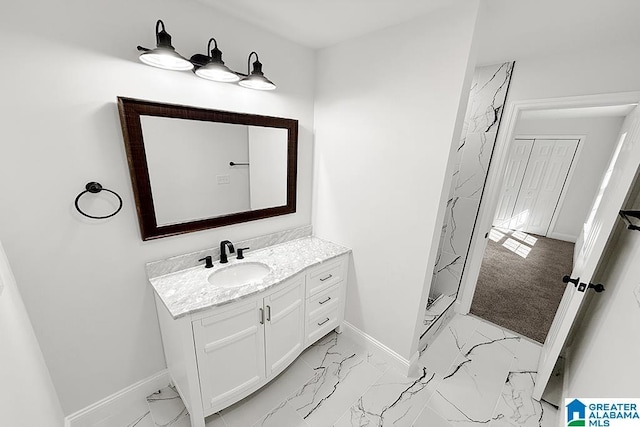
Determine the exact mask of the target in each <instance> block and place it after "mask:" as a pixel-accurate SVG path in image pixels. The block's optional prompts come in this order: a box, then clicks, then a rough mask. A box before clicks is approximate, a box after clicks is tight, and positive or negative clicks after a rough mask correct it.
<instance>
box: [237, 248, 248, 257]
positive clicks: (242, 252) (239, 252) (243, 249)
mask: <svg viewBox="0 0 640 427" xmlns="http://www.w3.org/2000/svg"><path fill="white" fill-rule="evenodd" d="M247 249H251V248H238V256H237V257H236V259H244V251H246V250H247Z"/></svg>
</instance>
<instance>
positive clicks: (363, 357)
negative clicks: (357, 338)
mask: <svg viewBox="0 0 640 427" xmlns="http://www.w3.org/2000/svg"><path fill="white" fill-rule="evenodd" d="M355 347H356V348H355V350H357V351H356V352H355V356H356V357H357V358H358V359H360V361H359V363H363V364H366V365H368V366H370V367H371V368H372V369H374V370H375V371H376V372H377V373H378V375H377V377H376V379H375V381H377V380H378V379H380V378H381V377H382V376H383V375H384V374H385V373H386V371H387V370H389V369H390V366H388V365H387V366H386V367H384V368H381V367H380V366H378V365H376V364H374V363H369V362H368V357H367V356H368V352H367V351H366V350H365V349H363V348H362V347H360V346H357V345H356V346H355ZM298 361H300V362H302V363H303V364H304V365H306V366H307V367H309V368H310V369H311V370H316V369H318V366H315V365H314V364H312V363H310V362H309V361H308V360H305V358H299V359H298ZM314 376H315V374H312V375H311V376H310V377H309V378H306V380H305V381H303V382H302V384H304V383H308V382H309V381H311V380H312V379H313V377H314ZM375 381H374V382H373V383H372V384H371V385H369V386H368V387H367V388H366V389H365V391H364V392H363V393H362V395H364V393H366V391H368V390H369V388H371V386H372V385H373V384H375ZM360 397H361V396H357V397H356V398H354V400H353V401H352V402H349V407H348V408H347V409H346V410H345V412H347V411H349V408H351V406H352V405H354V404H355V403H356V402H357V401H358V399H359V398H360ZM289 399H290V397H287V398H286V399H285V400H284V401H283V402H280V403H279V404H278V405H276V406H274V407H273V408H270V409H269V411H267V412H266V413H264V414H261V415H260V417H259V419H258V421H256V423H254V425H255V426H258V425H259V424H257V423H259V422H260V421H262V420H263V419H264V418H265V417H266V416H267V415H268V414H270V413H273V412H274V411H276V410H277V409H278V408H281V407H282V405H283V403H286V405H287V406H289V407H291V408H292V409H294V410H295V409H296V408H294V407H293V406H292V405H291V404H290V403H289ZM342 415H344V412H343V413H341V414H340V416H342ZM220 417H221V419H222V421H223V422H224V423H225V425H227V423H226V422H225V419H224V418H225V417H224V414H223V413H221V414H220ZM300 419H301V420H303V421H305V425H308V423H307V422H306V420H304V418H302V417H300ZM283 427H284V426H283Z"/></svg>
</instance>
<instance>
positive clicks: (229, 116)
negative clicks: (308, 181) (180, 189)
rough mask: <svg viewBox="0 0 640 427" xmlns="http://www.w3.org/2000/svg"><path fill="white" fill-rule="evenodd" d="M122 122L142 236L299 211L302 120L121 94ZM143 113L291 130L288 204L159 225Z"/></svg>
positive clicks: (187, 230)
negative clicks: (299, 151)
mask: <svg viewBox="0 0 640 427" xmlns="http://www.w3.org/2000/svg"><path fill="white" fill-rule="evenodd" d="M118 110H119V111H120V123H121V125H122V133H123V136H124V144H125V147H126V150H127V161H128V163H129V172H130V174H131V184H132V186H133V194H134V197H135V201H136V209H137V211H138V222H139V223H140V232H141V234H142V240H151V239H158V238H161V237H167V236H175V235H178V234H184V233H191V232H193V231H200V230H206V229H209V228H215V227H223V226H225V225H231V224H238V223H242V222H247V221H253V220H256V219H262V218H270V217H274V216H278V215H286V214H290V213H294V212H295V211H296V188H297V183H296V181H297V180H296V178H297V169H298V121H297V120H294V119H284V118H279V117H269V116H258V115H254V114H244V113H235V112H230V111H221V110H208V109H204V108H197V107H190V106H186V105H174V104H162V103H158V102H152V101H145V100H140V99H132V98H123V97H118ZM140 116H155V117H169V118H175V119H186V120H200V121H207V122H219V123H231V124H238V125H249V126H262V127H270V128H281V129H286V130H287V135H288V137H287V204H286V205H283V206H276V207H271V208H265V209H258V210H253V211H246V212H238V213H232V214H228V215H222V216H216V217H212V218H205V219H200V220H196V221H187V222H183V223H179V224H169V225H161V226H158V224H157V220H156V213H155V208H154V204H153V197H152V194H151V181H150V178H149V168H148V164H147V157H146V153H145V147H144V138H143V135H142V124H141V121H140Z"/></svg>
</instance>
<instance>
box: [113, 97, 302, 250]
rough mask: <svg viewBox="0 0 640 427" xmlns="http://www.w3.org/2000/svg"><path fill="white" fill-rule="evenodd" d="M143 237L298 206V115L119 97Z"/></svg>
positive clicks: (288, 210)
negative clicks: (295, 116)
mask: <svg viewBox="0 0 640 427" xmlns="http://www.w3.org/2000/svg"><path fill="white" fill-rule="evenodd" d="M118 109H119V111H120V122H121V125H122V133H123V136H124V143H125V147H126V151H127V160H128V163H129V171H130V174H131V183H132V186H133V193H134V197H135V202H136V209H137V212H138V221H139V223H140V231H141V234H142V239H143V240H150V239H157V238H160V237H167V236H173V235H177V234H183V233H190V232H193V231H199V230H205V229H208V228H214V227H222V226H225V225H231V224H237V223H241V222H246V221H253V220H256V219H262V218H269V217H273V216H277V215H285V214H289V213H293V212H295V211H296V177H297V159H298V121H297V120H293V119H285V118H279V117H269V116H258V115H254V114H243V113H235V112H229V111H221V110H209V109H204V108H197V107H190V106H185V105H173V104H162V103H157V102H151V101H145V100H140V99H132V98H123V97H118Z"/></svg>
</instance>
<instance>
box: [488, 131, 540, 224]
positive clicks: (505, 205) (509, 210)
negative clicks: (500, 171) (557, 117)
mask: <svg viewBox="0 0 640 427" xmlns="http://www.w3.org/2000/svg"><path fill="white" fill-rule="evenodd" d="M533 141H534V140H533V139H516V140H515V141H513V143H512V144H511V150H510V152H509V159H508V160H507V166H506V168H505V172H504V182H503V184H502V192H501V193H500V199H499V200H498V206H497V208H496V216H495V218H494V220H493V225H494V226H497V227H504V228H511V220H512V217H513V211H514V208H515V205H516V200H517V198H518V192H519V191H520V186H521V185H522V179H523V178H524V173H525V170H526V169H527V162H528V161H529V156H530V155H531V149H532V147H533Z"/></svg>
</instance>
